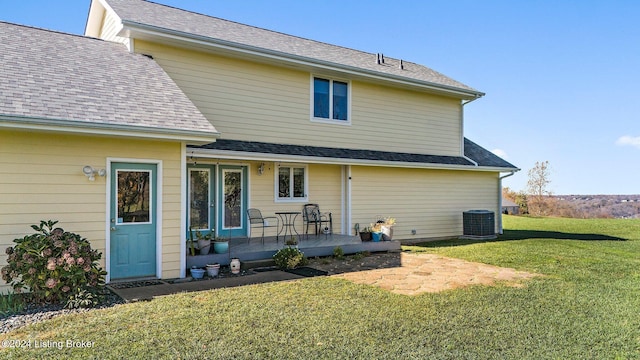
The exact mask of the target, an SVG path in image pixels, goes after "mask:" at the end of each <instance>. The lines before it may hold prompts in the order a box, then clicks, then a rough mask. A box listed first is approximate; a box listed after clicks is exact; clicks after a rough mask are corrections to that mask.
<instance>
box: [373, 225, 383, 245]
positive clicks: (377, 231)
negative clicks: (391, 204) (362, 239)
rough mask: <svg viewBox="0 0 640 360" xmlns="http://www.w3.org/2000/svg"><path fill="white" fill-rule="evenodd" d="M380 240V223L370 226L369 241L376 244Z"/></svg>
mask: <svg viewBox="0 0 640 360" xmlns="http://www.w3.org/2000/svg"><path fill="white" fill-rule="evenodd" d="M380 240H382V223H379V222H376V223H375V224H371V241H373V242H378V241H380Z"/></svg>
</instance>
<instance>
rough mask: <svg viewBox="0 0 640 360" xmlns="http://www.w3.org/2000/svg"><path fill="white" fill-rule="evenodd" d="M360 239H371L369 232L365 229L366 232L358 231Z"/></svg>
mask: <svg viewBox="0 0 640 360" xmlns="http://www.w3.org/2000/svg"><path fill="white" fill-rule="evenodd" d="M360 240H362V241H371V233H370V232H368V231H366V232H360Z"/></svg>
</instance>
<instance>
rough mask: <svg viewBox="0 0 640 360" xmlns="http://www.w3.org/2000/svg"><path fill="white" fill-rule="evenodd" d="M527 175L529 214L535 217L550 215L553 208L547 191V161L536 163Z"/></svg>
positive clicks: (549, 173)
mask: <svg viewBox="0 0 640 360" xmlns="http://www.w3.org/2000/svg"><path fill="white" fill-rule="evenodd" d="M528 175H529V181H527V193H528V195H529V196H528V208H529V213H530V214H531V215H535V216H546V215H549V214H551V212H552V211H553V208H554V201H553V198H552V197H551V194H552V193H551V191H549V189H548V187H549V184H550V183H551V165H549V161H541V162H538V161H536V164H535V166H534V167H533V168H531V169H530V170H529V173H528Z"/></svg>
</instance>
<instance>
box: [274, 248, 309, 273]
mask: <svg viewBox="0 0 640 360" xmlns="http://www.w3.org/2000/svg"><path fill="white" fill-rule="evenodd" d="M273 261H274V262H275V263H276V266H277V267H279V268H280V269H295V268H297V267H298V266H303V265H305V264H306V263H307V259H306V258H305V257H304V254H303V253H302V251H300V250H298V249H296V248H292V247H286V248H283V249H280V250H278V252H277V253H275V255H273Z"/></svg>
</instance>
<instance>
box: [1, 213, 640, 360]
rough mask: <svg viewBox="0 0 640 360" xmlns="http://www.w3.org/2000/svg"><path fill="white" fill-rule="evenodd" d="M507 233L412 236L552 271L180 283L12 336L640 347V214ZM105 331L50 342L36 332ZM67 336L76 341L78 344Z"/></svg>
mask: <svg viewBox="0 0 640 360" xmlns="http://www.w3.org/2000/svg"><path fill="white" fill-rule="evenodd" d="M504 224H505V229H506V231H505V235H504V236H501V237H500V238H499V239H498V240H496V241H484V242H470V241H458V240H455V241H442V242H435V243H428V244H423V246H411V247H406V249H411V250H412V251H415V252H418V251H419V252H429V253H438V254H441V255H445V256H451V257H457V258H462V259H468V260H473V261H479V262H484V263H488V264H493V265H499V266H507V267H513V268H516V269H518V270H526V271H532V272H537V273H541V274H544V275H546V276H544V277H539V278H535V279H533V280H529V281H527V282H526V286H525V287H524V288H513V287H507V286H498V287H485V286H477V287H472V288H466V289H460V290H453V291H447V292H444V293H439V294H424V295H419V296H404V295H396V294H392V293H389V292H387V291H385V290H382V289H378V288H373V287H369V286H366V285H355V284H352V283H350V282H347V281H344V280H338V279H332V278H311V279H306V280H302V281H296V282H286V283H277V284H263V285H253V286H246V287H242V288H233V289H223V290H213V291H207V292H200V293H191V294H179V295H174V296H168V297H163V298H160V299H156V300H153V301H150V302H143V303H135V304H128V305H122V306H117V307H114V308H110V309H105V310H97V311H93V312H91V313H90V314H89V315H86V314H84V315H82V314H81V315H72V316H64V317H59V318H56V319H53V320H50V321H46V322H43V323H40V324H36V325H33V326H29V327H25V328H22V329H19V330H17V331H14V332H12V333H10V334H5V335H2V336H0V338H1V339H3V340H4V339H14V340H15V339H18V340H25V341H28V340H30V341H31V343H32V347H31V348H29V349H22V350H8V349H4V350H0V357H3V358H11V357H12V356H13V357H15V358H38V357H42V358H82V359H84V358H93V357H95V358H108V359H120V358H129V359H132V358H153V359H160V358H187V359H205V358H209V359H217V358H220V359H231V358H235V359H385V358H389V359H396V358H398V359H426V358H429V359H452V358H454V359H460V358H472V359H497V358H508V359H632V358H640V311H639V309H640V221H637V220H573V219H571V220H569V219H535V218H516V217H505V220H504ZM47 340H49V341H51V342H54V341H63V342H66V341H67V340H72V341H93V342H94V344H93V346H94V347H93V348H90V349H78V348H66V347H65V346H62V349H56V348H54V349H51V348H49V349H41V348H40V349H36V348H34V345H35V341H47ZM65 345H66V343H65Z"/></svg>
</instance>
